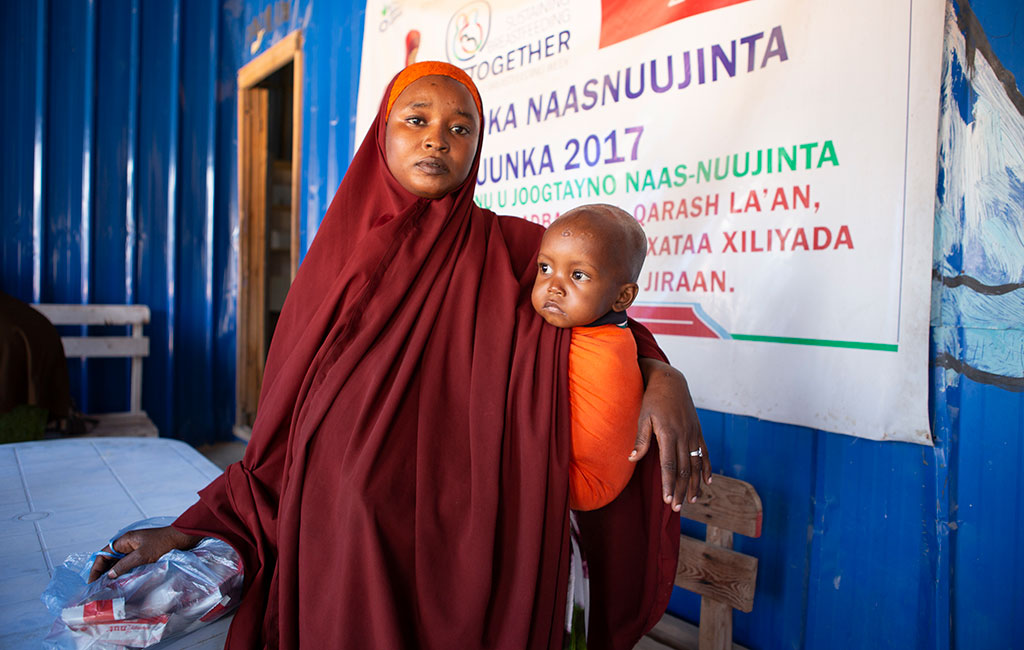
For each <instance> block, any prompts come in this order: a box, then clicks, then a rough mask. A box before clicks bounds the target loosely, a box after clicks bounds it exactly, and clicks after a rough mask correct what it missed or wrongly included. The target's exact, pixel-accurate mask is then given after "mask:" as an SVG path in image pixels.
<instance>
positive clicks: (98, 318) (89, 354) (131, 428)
mask: <svg viewBox="0 0 1024 650" xmlns="http://www.w3.org/2000/svg"><path fill="white" fill-rule="evenodd" d="M32 307H34V308H35V309H36V311H38V312H40V313H41V314H42V315H43V316H46V318H47V319H49V321H50V322H51V323H53V324H54V325H57V326H61V325H120V326H130V327H131V334H129V335H127V336H109V335H103V336H99V335H97V336H62V337H61V339H60V340H61V343H63V344H64V356H65V357H67V358H69V359H71V358H76V357H77V358H81V359H88V358H118V357H125V358H131V360H132V367H131V397H130V400H129V410H128V411H125V412H121V413H101V414H89V415H88V416H87V417H89V418H93V419H95V420H98V421H99V423H98V424H97V425H96V427H95V428H92V429H89V431H88V432H87V433H88V435H90V436H148V437H156V436H157V435H159V433H158V431H157V428H156V426H155V425H154V424H153V422H152V420H150V419H149V416H147V415H146V412H145V411H143V410H142V360H143V359H144V358H145V357H148V356H149V339H148V338H147V337H145V336H143V335H142V326H143V325H145V324H146V323H148V322H149V307H147V306H146V305H57V304H42V303H39V304H33V305H32Z"/></svg>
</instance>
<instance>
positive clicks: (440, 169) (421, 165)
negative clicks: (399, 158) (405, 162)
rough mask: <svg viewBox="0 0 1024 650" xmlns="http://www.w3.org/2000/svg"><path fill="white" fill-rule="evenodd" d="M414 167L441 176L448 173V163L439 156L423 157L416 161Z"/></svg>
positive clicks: (425, 172)
mask: <svg viewBox="0 0 1024 650" xmlns="http://www.w3.org/2000/svg"><path fill="white" fill-rule="evenodd" d="M416 169H418V170H420V171H421V172H423V173H424V174H430V175H431V176H441V175H443V174H447V173H448V165H446V164H444V161H442V160H441V159H440V158H424V159H422V160H420V161H419V162H417V163H416Z"/></svg>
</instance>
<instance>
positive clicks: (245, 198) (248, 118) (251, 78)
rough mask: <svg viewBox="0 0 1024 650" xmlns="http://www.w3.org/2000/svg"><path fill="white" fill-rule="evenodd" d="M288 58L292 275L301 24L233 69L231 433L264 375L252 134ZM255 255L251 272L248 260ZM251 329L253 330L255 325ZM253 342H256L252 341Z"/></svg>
mask: <svg viewBox="0 0 1024 650" xmlns="http://www.w3.org/2000/svg"><path fill="white" fill-rule="evenodd" d="M289 63H291V64H292V178H291V279H292V280H294V279H295V273H296V272H297V271H298V268H299V245H300V244H299V212H300V209H299V207H300V200H301V198H302V195H301V186H300V183H301V182H302V80H303V54H302V30H301V29H297V30H295V31H293V32H291V33H289V34H288V35H287V36H285V37H284V38H282V39H281V40H280V41H278V42H277V43H274V44H273V45H272V46H270V48H268V49H267V51H266V52H264V53H263V54H261V55H259V56H258V57H256V58H255V59H253V60H252V61H250V62H249V63H247V64H245V65H244V66H242V67H241V68H240V69H239V70H238V311H237V312H236V318H237V321H236V344H237V347H236V367H235V426H234V433H235V435H236V436H239V437H242V438H248V432H249V427H248V423H247V422H245V421H244V420H243V418H244V416H245V413H246V411H247V410H248V409H249V408H250V407H251V412H252V413H255V412H256V400H257V399H258V398H259V387H260V385H261V384H262V381H263V365H264V364H265V363H266V359H265V358H264V355H263V345H264V340H265V336H264V331H265V323H264V321H263V316H262V315H260V316H259V317H258V318H256V319H255V320H256V322H255V323H250V322H248V319H249V318H250V317H251V316H252V314H250V312H251V311H253V304H254V303H256V304H264V303H265V301H266V297H265V295H264V286H263V284H264V280H265V271H266V269H265V268H263V267H264V265H265V263H264V258H265V255H260V256H259V257H255V256H254V255H253V251H254V250H262V249H263V248H264V247H265V245H266V239H265V238H266V233H265V232H264V231H265V226H266V217H267V215H266V210H267V208H266V196H267V174H266V173H264V174H262V176H261V177H258V176H257V171H256V169H255V168H254V165H253V163H254V162H258V161H262V163H261V166H262V169H263V170H266V168H267V143H266V140H265V138H264V139H263V141H262V142H261V143H256V144H255V146H254V144H253V140H254V138H253V135H254V133H256V131H257V130H258V129H259V128H260V126H259V124H257V123H258V122H259V121H260V120H262V122H263V125H264V127H263V128H265V123H266V117H267V90H266V89H265V88H260V87H259V84H261V83H262V82H263V81H264V80H266V79H267V78H268V77H269V76H270V75H272V74H274V73H275V72H277V71H278V70H280V69H281V68H283V67H284V66H286V65H288V64H289ZM254 257H255V260H254ZM251 261H256V262H257V263H256V266H255V267H254V268H255V273H254V276H255V277H253V276H251V275H250V262H251ZM254 330H255V331H254ZM254 346H255V347H254Z"/></svg>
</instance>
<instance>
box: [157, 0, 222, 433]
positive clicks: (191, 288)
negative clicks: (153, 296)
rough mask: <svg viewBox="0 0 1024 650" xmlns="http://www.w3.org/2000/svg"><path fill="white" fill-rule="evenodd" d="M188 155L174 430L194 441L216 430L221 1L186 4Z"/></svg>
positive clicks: (181, 193) (183, 163)
mask: <svg viewBox="0 0 1024 650" xmlns="http://www.w3.org/2000/svg"><path fill="white" fill-rule="evenodd" d="M182 24H183V25H185V26H186V28H185V29H183V30H182V34H181V68H180V77H179V78H180V94H179V98H180V99H179V106H180V111H181V113H180V116H181V117H180V123H179V128H180V133H181V135H182V137H181V138H180V140H179V146H180V155H179V158H178V179H179V182H178V197H177V198H178V200H177V207H178V212H177V215H176V217H177V223H176V237H177V241H176V246H177V250H176V258H177V260H178V262H177V264H176V265H175V266H176V283H175V292H176V295H175V307H176V313H175V321H174V338H175V349H174V361H173V364H174V371H173V372H174V374H173V377H174V406H175V409H174V419H173V421H174V429H173V432H169V433H170V434H171V435H173V436H174V437H176V438H179V439H181V440H185V441H187V442H201V441H204V440H209V439H212V438H213V437H214V435H213V402H212V399H213V393H212V390H211V389H212V385H211V380H212V373H210V372H209V371H208V369H209V368H210V367H211V363H212V357H213V305H212V291H213V288H212V287H213V246H214V242H213V220H214V214H213V194H214V177H213V175H214V167H213V166H214V154H215V144H216V143H215V138H216V128H215V122H214V117H215V113H214V106H215V104H214V97H213V94H214V92H215V78H214V77H213V75H214V74H215V73H216V61H217V44H218V38H217V7H216V6H213V8H212V9H211V5H210V4H209V3H207V2H204V1H202V0H186V1H185V2H184V3H183V5H182Z"/></svg>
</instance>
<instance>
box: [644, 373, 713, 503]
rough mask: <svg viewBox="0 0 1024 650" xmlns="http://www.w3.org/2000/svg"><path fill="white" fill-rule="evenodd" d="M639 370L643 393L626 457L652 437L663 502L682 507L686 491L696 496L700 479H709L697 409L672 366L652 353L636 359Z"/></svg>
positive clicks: (709, 472)
mask: <svg viewBox="0 0 1024 650" xmlns="http://www.w3.org/2000/svg"><path fill="white" fill-rule="evenodd" d="M640 371H641V372H642V373H643V376H644V386H645V389H644V399H643V404H642V405H641V407H640V420H639V422H638V426H637V435H636V445H635V447H634V449H633V452H632V453H631V454H630V456H629V459H630V460H631V461H633V462H636V461H639V460H640V459H641V458H643V457H644V455H646V454H647V450H648V449H649V448H650V445H651V435H652V434H653V435H655V436H657V437H658V450H659V452H660V455H661V484H662V490H663V492H662V494H663V497H664V499H665V503H670V504H671V505H672V509H673V510H675V511H677V512H678V511H679V510H680V509H682V504H683V500H684V499H685V498H686V497H687V496H688V495H689V499H690V501H691V502H694V501H696V500H697V497H698V496H700V481H701V479H703V480H704V482H705V483H706V484H708V485H710V484H711V459H710V458H709V456H708V448H707V445H706V444H704V434H703V433H701V428H700V420H699V419H697V409H696V408H695V407H694V405H693V399H692V398H691V397H690V389H689V387H688V386H687V384H686V378H685V377H683V373H681V372H679V371H678V370H676V369H675V368H673V367H672V366H670V365H668V364H667V363H665V362H663V361H658V360H657V359H647V358H643V359H640Z"/></svg>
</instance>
